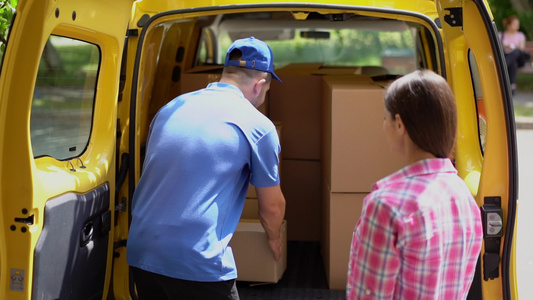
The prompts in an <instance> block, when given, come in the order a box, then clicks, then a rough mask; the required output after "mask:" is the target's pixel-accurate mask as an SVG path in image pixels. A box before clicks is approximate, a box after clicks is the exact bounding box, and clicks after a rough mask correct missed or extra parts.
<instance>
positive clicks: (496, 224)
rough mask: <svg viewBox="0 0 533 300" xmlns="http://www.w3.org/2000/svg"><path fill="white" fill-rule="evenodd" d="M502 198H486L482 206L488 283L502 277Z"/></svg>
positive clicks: (484, 260) (485, 269)
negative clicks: (500, 270)
mask: <svg viewBox="0 0 533 300" xmlns="http://www.w3.org/2000/svg"><path fill="white" fill-rule="evenodd" d="M501 202H502V201H501V197H499V196H498V197H485V204H484V205H483V206H481V218H482V221H483V238H484V241H485V253H484V254H483V279H484V280H485V281H488V280H489V279H494V278H498V277H500V273H499V267H500V261H501V258H500V248H501V247H500V246H501V238H502V236H503V211H502V206H501Z"/></svg>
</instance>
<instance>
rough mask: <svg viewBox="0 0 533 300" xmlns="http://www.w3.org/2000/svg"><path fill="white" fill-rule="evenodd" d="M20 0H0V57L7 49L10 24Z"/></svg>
mask: <svg viewBox="0 0 533 300" xmlns="http://www.w3.org/2000/svg"><path fill="white" fill-rule="evenodd" d="M17 4H18V0H0V58H1V57H2V56H3V53H4V51H5V47H6V42H7V35H8V34H9V26H10V25H11V21H12V20H13V17H14V16H15V8H16V7H17Z"/></svg>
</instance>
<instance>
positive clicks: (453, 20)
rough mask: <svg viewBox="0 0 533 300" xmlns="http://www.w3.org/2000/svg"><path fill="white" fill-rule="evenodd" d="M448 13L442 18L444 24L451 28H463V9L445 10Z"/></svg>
mask: <svg viewBox="0 0 533 300" xmlns="http://www.w3.org/2000/svg"><path fill="white" fill-rule="evenodd" d="M445 10H447V11H449V12H450V14H449V15H445V16H444V22H446V23H448V25H450V26H452V27H461V26H463V8H462V7H452V8H445Z"/></svg>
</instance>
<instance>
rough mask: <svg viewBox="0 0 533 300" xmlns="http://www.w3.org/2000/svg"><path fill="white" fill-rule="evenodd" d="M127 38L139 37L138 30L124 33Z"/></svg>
mask: <svg viewBox="0 0 533 300" xmlns="http://www.w3.org/2000/svg"><path fill="white" fill-rule="evenodd" d="M126 36H127V37H138V36H139V30H137V29H128V32H127V33H126Z"/></svg>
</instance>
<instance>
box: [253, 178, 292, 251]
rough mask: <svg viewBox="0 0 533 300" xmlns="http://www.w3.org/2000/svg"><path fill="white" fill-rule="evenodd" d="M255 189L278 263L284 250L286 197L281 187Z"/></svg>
mask: <svg viewBox="0 0 533 300" xmlns="http://www.w3.org/2000/svg"><path fill="white" fill-rule="evenodd" d="M255 189H256V192H257V199H258V202H259V219H260V220H261V225H263V228H264V229H265V232H266V235H267V239H268V244H269V245H270V248H271V249H272V252H274V257H275V258H276V261H277V260H279V258H280V257H281V252H282V249H283V239H282V236H281V224H282V223H283V218H284V217H285V197H284V196H283V193H282V192H281V188H280V186H279V185H276V186H272V187H256V188H255Z"/></svg>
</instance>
